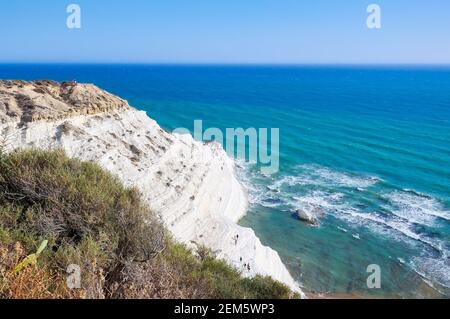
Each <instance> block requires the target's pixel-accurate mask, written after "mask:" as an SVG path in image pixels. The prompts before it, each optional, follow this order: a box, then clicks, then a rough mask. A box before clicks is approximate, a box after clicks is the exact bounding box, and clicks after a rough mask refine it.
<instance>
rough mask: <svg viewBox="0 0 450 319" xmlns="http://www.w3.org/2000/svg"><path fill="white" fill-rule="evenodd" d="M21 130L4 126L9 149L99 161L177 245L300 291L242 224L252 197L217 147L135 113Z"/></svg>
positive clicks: (44, 123)
mask: <svg viewBox="0 0 450 319" xmlns="http://www.w3.org/2000/svg"><path fill="white" fill-rule="evenodd" d="M18 124H19V122H18V121H16V120H12V121H6V122H3V123H0V132H1V133H2V134H3V135H4V136H8V143H7V144H8V147H10V148H11V149H16V148H32V147H35V148H41V149H52V148H62V149H64V150H65V151H66V153H67V155H68V156H70V157H75V158H79V159H81V160H85V161H93V162H96V163H98V164H100V165H101V166H102V167H104V168H105V169H107V170H109V171H111V172H112V173H114V174H115V175H117V176H118V177H119V178H120V179H121V180H122V181H123V182H124V183H125V184H126V185H127V186H135V187H137V188H138V189H139V190H140V191H141V192H142V194H143V197H144V199H145V200H146V201H147V203H148V204H149V205H150V207H151V208H152V209H153V211H155V212H156V213H157V214H159V216H160V217H161V218H162V220H163V221H164V223H165V224H166V226H167V227H168V229H169V230H170V231H171V232H172V234H173V236H174V237H175V238H176V239H177V240H179V241H182V242H184V243H186V244H188V245H190V246H194V245H196V244H199V245H205V246H207V247H209V248H211V249H212V250H213V251H215V252H216V254H217V256H218V258H222V259H224V260H226V261H227V262H229V263H230V264H232V265H234V266H235V267H236V268H238V269H240V270H242V274H243V275H244V276H254V275H256V274H261V275H268V276H271V277H272V278H274V279H276V280H278V281H281V282H283V283H285V284H286V285H288V286H289V287H290V288H291V289H293V290H294V291H297V292H301V290H300V288H299V286H298V284H297V283H296V282H295V281H294V279H293V278H292V277H291V275H290V274H289V272H288V270H287V269H286V267H285V266H284V265H283V263H282V261H281V259H280V257H279V256H278V254H277V252H275V251H274V250H273V249H271V248H269V247H267V246H263V245H262V244H261V242H260V240H259V239H258V237H257V236H256V235H255V233H254V231H253V230H252V229H249V228H245V227H241V226H239V225H237V222H238V221H239V219H240V218H241V217H242V216H244V215H245V213H246V209H247V198H246V194H245V191H244V189H243V188H242V186H241V185H240V183H239V182H238V180H237V179H236V177H235V172H234V161H233V160H232V159H230V158H229V157H228V156H227V154H226V153H225V151H224V150H223V149H222V147H221V146H220V145H219V144H217V143H209V144H204V143H200V142H197V141H194V139H193V138H192V137H191V136H190V135H172V134H169V133H167V132H166V131H164V130H162V129H161V128H160V127H159V125H158V124H157V123H156V122H155V121H154V120H152V119H150V118H149V117H148V116H147V115H146V113H145V112H141V111H137V110H135V109H133V108H131V107H121V108H119V109H115V110H108V111H106V112H105V111H103V110H102V111H101V112H99V113H96V114H82V115H80V114H76V112H75V115H70V116H69V117H66V118H65V119H46V120H37V121H32V122H28V123H26V125H24V126H23V128H22V129H19V126H18ZM244 264H246V265H250V270H248V268H247V267H245V269H244Z"/></svg>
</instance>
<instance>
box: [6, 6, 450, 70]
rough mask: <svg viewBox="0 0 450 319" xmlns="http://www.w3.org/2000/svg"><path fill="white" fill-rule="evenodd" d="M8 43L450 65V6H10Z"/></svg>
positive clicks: (77, 56) (69, 51) (101, 57)
mask: <svg viewBox="0 0 450 319" xmlns="http://www.w3.org/2000/svg"><path fill="white" fill-rule="evenodd" d="M71 3H76V4H79V5H80V7H81V10H82V12H81V13H82V15H81V18H82V20H81V21H82V28H81V29H79V30H70V29H68V28H67V27H66V18H67V16H68V14H67V13H66V7H67V6H68V5H69V4H71ZM371 3H376V4H379V5H380V6H381V9H382V28H381V29H380V30H371V29H368V28H367V26H366V19H367V16H368V13H366V8H367V6H368V5H369V4H371ZM0 38H1V41H2V45H1V46H0V62H94V63H95V62H104V63H113V62H119V63H130V62H132V63H284V64H297V63H299V64H309V63H312V64H317V63H344V64H348V63H406V64H414V63H427V64H428V63H437V64H449V63H450V1H448V0H369V1H365V0H158V1H155V0H128V1H125V0H71V1H64V0H39V1H30V0H0Z"/></svg>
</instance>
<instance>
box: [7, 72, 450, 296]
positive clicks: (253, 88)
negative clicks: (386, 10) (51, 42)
mask: <svg viewBox="0 0 450 319" xmlns="http://www.w3.org/2000/svg"><path fill="white" fill-rule="evenodd" d="M0 78H2V79H28V80H31V79H54V80H77V81H79V82H91V83H95V84H96V85H98V86H100V87H102V88H104V89H106V90H108V91H111V92H113V93H114V94H117V95H119V96H121V97H123V98H125V99H128V100H129V102H130V104H131V105H133V106H134V107H136V108H139V109H141V110H145V111H146V112H147V113H148V115H149V116H150V117H152V118H153V119H155V120H156V121H158V123H159V124H160V125H161V126H162V127H164V128H166V129H167V130H173V129H176V128H179V127H186V128H190V129H192V128H193V123H194V120H202V121H203V126H204V127H205V128H207V127H217V128H221V129H223V130H225V128H238V127H242V128H249V127H254V128H279V129H280V171H279V172H278V173H277V174H274V175H264V174H262V173H261V171H260V169H259V167H258V163H246V162H245V161H244V160H243V159H238V160H237V163H238V166H237V171H238V174H239V177H240V179H241V181H242V183H243V184H244V185H245V187H246V188H247V190H248V193H249V201H250V208H249V212H248V214H247V216H246V217H245V218H243V219H242V221H241V222H240V223H241V224H242V225H243V226H248V227H251V228H253V229H254V230H255V232H256V233H257V235H258V236H259V237H260V238H261V240H262V242H263V243H264V244H266V245H269V246H270V247H272V248H274V249H276V250H277V251H278V252H279V254H280V256H281V258H282V259H283V261H284V263H285V264H286V265H287V267H288V268H289V270H290V272H291V273H292V275H293V276H294V278H295V279H296V280H298V281H299V282H300V284H301V285H302V286H303V288H304V289H305V291H308V292H316V293H331V294H336V295H342V294H344V295H348V296H361V297H366V296H375V297H377V296H380V297H447V298H448V297H450V257H449V254H450V69H449V68H448V67H439V66H435V67H414V66H380V67H373V66H372V67H371V66H339V67H338V66H283V67H280V66H193V65H191V66H152V65H114V66H112V65H2V66H0ZM299 209H300V210H305V211H308V212H311V213H313V214H315V215H316V216H318V218H319V224H318V225H317V226H311V225H307V224H305V223H303V222H301V221H299V220H298V218H297V217H296V213H295V212H296V211H297V210H299ZM369 265H378V266H379V267H380V270H381V274H380V276H381V281H380V283H381V288H379V289H370V288H369V287H368V285H367V277H368V276H369V275H371V273H368V272H367V267H368V266H369Z"/></svg>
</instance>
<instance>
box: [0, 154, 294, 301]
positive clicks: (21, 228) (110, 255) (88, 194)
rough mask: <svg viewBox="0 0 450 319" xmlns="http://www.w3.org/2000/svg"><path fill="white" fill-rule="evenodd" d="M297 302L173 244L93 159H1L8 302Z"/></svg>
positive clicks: (2, 280) (0, 271) (3, 288)
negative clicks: (71, 281)
mask: <svg viewBox="0 0 450 319" xmlns="http://www.w3.org/2000/svg"><path fill="white" fill-rule="evenodd" d="M45 241H48V244H47V245H46V248H45V249H44V250H43V251H42V253H41V254H40V255H38V256H33V258H34V259H33V258H31V259H30V258H29V257H28V258H27V256H29V255H30V254H33V253H35V252H36V250H37V248H38V247H39V246H40V244H41V243H43V242H45ZM36 257H37V258H36ZM30 260H31V262H30ZM25 261H26V262H27V263H26V264H24V263H25ZM18 265H20V266H21V267H19V268H21V269H20V271H17V269H18ZM68 265H78V266H79V267H80V268H81V277H80V278H81V288H80V289H70V288H69V287H68V285H67V283H66V279H67V276H68V274H67V272H66V270H67V267H68ZM22 266H23V267H22ZM290 297H297V296H295V295H293V294H292V293H291V292H290V290H289V289H288V288H287V287H285V286H284V285H282V284H280V283H278V282H275V281H273V280H272V279H270V278H267V277H265V278H263V277H256V278H254V279H245V278H242V277H241V275H240V274H239V272H238V271H237V270H235V269H233V268H231V267H229V266H228V265H227V264H226V263H225V262H223V261H220V260H216V259H215V258H214V257H213V256H212V254H211V253H209V252H208V251H207V250H205V249H201V253H199V254H198V256H196V255H194V254H193V253H192V252H191V251H190V250H188V249H187V248H186V247H184V246H183V245H180V244H176V243H174V242H173V241H172V240H171V239H170V237H169V235H168V233H167V232H166V231H165V229H164V227H163V225H162V224H161V223H160V221H159V220H158V219H157V217H156V216H155V215H154V214H153V213H152V212H151V211H150V210H149V209H148V207H147V206H146V205H145V204H144V203H143V202H142V200H141V198H140V194H139V193H138V191H137V190H136V189H129V188H125V187H124V186H123V185H122V184H121V183H120V181H119V180H118V179H116V178H115V177H113V176H112V175H111V174H109V173H107V172H105V171H104V170H102V169H101V168H100V167H98V166H97V165H95V164H93V163H86V162H81V161H78V160H74V159H69V158H68V157H67V156H66V155H65V154H64V153H63V152H62V151H39V150H31V151H20V152H13V153H11V154H9V155H4V154H0V298H290Z"/></svg>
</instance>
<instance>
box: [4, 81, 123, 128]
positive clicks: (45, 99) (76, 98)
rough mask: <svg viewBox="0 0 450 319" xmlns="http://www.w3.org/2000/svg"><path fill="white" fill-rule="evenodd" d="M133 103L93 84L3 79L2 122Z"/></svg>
mask: <svg viewBox="0 0 450 319" xmlns="http://www.w3.org/2000/svg"><path fill="white" fill-rule="evenodd" d="M126 107H129V105H128V102H127V101H125V100H123V99H121V98H119V97H117V96H115V95H113V94H110V93H108V92H106V91H104V90H102V89H100V88H98V87H96V86H95V85H93V84H79V83H76V82H74V81H71V82H55V81H48V80H42V81H18V80H15V81H5V80H0V123H5V122H10V121H14V122H19V123H20V124H22V125H25V124H26V123H28V122H34V121H39V120H56V119H61V118H65V117H68V116H74V115H85V114H96V113H100V112H106V111H112V110H116V109H120V108H126Z"/></svg>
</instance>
